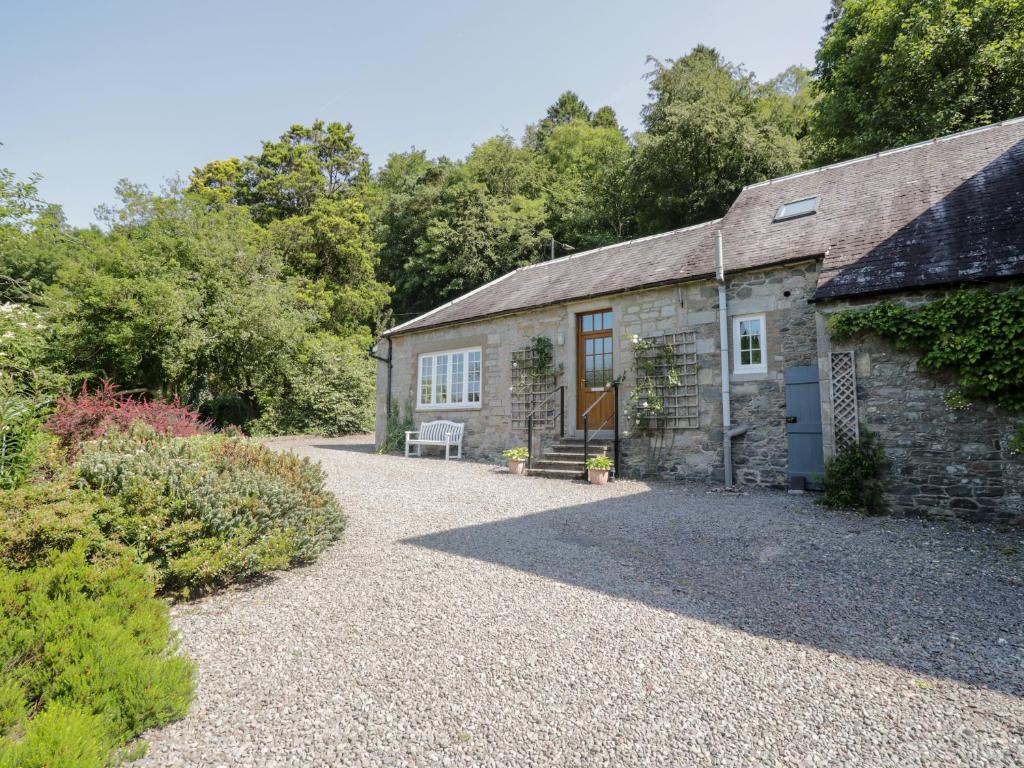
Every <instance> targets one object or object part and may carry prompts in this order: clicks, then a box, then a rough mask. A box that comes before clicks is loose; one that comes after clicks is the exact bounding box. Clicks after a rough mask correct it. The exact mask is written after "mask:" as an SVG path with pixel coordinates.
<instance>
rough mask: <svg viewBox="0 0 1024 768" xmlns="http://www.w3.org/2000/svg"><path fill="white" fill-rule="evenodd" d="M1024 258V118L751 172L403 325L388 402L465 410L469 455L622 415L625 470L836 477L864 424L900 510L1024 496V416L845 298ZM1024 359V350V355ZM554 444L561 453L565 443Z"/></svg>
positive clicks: (901, 293) (618, 425) (598, 426)
mask: <svg viewBox="0 0 1024 768" xmlns="http://www.w3.org/2000/svg"><path fill="white" fill-rule="evenodd" d="M1022 278H1024V119H1018V120H1013V121H1007V122H1004V123H1000V124H997V125H992V126H988V127H985V128H980V129H976V130H972V131H967V132H964V133H959V134H954V135H951V136H947V137H943V138H941V139H936V140H934V141H929V142H924V143H921V144H915V145H912V146H908V147H904V148H901V149H897V150H892V151H889V152H883V153H879V154H877V155H872V156H869V157H864V158H859V159H856V160H850V161H847V162H844V163H839V164H836V165H831V166H826V167H823V168H818V169H815V170H812V171H807V172H803V173H798V174H794V175H791V176H786V177H783V178H779V179H773V180H771V181H767V182H763V183H760V184H753V185H751V186H748V187H746V188H745V189H744V190H743V191H742V192H741V193H740V195H739V197H738V198H737V200H736V201H735V203H734V204H733V205H732V207H731V208H730V209H729V210H728V212H727V213H726V214H725V216H724V217H723V218H722V219H719V220H716V221H710V222H707V223H705V224H700V225H697V226H693V227H688V228H685V229H680V230H676V231H672V232H666V233H664V234H660V235H654V236H651V237H645V238H640V239H637V240H631V241H629V242H624V243H619V244H616V245H610V246H606V247H604V248H598V249H595V250H591V251H587V252H585V253H579V254H574V255H572V256H568V257H565V258H561V259H555V260H552V261H547V262H543V263H540V264H536V265H532V266H528V267H523V268H521V269H517V270H515V271H514V272H511V273H509V274H507V275H504V276H502V277H500V278H498V279H497V280H494V281H493V282H491V283H488V284H487V285H484V286H482V287H480V288H477V289H476V290H474V291H470V292H469V293H467V294H465V295H463V296H461V297H459V298H457V299H455V300H454V301H451V302H449V303H447V304H444V305H442V306H439V307H437V308H436V309H434V310H431V311H430V312H427V313H425V314H423V315H421V316H419V317H417V318H415V319H414V320H411V321H409V322H407V323H403V324H401V325H398V326H396V327H394V328H392V329H391V330H389V331H388V332H387V333H386V334H385V338H384V339H383V340H382V341H381V342H380V343H379V344H378V347H377V354H378V355H379V356H380V357H381V358H384V359H383V360H382V361H381V362H380V363H379V365H378V376H377V401H378V409H377V439H378V441H380V440H381V439H382V438H383V435H384V432H385V429H386V419H387V413H389V412H391V411H395V412H399V411H403V412H404V411H407V410H409V409H411V411H412V413H413V416H414V420H415V422H416V424H417V425H418V424H420V423H422V422H425V421H431V420H435V419H449V420H453V421H457V422H461V423H464V424H465V438H464V439H465V450H466V453H467V455H469V456H477V457H487V458H495V457H497V456H498V454H500V452H501V450H502V449H504V448H507V447H510V446H513V445H522V444H524V443H525V441H526V438H527V427H528V425H529V427H530V432H531V434H532V439H533V444H532V445H531V454H532V456H533V457H535V458H534V459H533V461H534V468H533V471H534V472H535V473H538V474H548V475H554V476H559V475H564V476H566V477H575V476H577V474H578V472H579V468H578V467H577V466H575V465H574V464H573V463H572V461H571V460H570V459H571V454H570V453H569V452H567V451H565V450H562V451H559V450H555V451H553V453H552V455H549V456H547V457H545V456H543V455H542V454H544V452H545V451H551V450H552V448H555V449H558V448H559V447H561V448H563V449H564V448H565V446H566V445H567V444H569V443H571V441H573V440H574V439H575V440H579V439H581V438H582V437H583V436H584V433H586V435H587V436H588V438H589V437H594V438H596V439H601V438H604V439H607V440H611V439H613V438H615V437H618V438H619V440H620V442H619V446H618V448H619V450H618V454H619V461H620V465H621V466H620V467H619V471H620V472H621V473H624V474H646V475H652V476H660V477H664V478H678V479H687V480H702V481H713V482H723V481H724V482H726V483H730V484H731V483H732V482H736V483H738V484H740V485H757V486H769V487H787V488H804V487H808V488H812V489H813V488H815V487H817V485H818V483H819V482H820V479H821V477H822V474H823V472H824V462H825V458H826V457H827V456H829V455H831V454H832V453H833V452H834V451H835V450H836V447H837V444H840V445H841V444H842V442H843V441H844V440H852V439H855V438H856V436H857V434H858V430H859V428H860V427H861V426H863V427H866V428H867V429H870V430H871V431H873V432H875V433H876V434H877V435H878V436H879V437H880V438H881V441H882V444H883V445H884V448H885V450H886V454H887V457H888V460H889V468H888V473H889V478H888V483H887V487H888V492H889V501H890V503H891V504H892V506H893V507H894V508H895V509H897V510H900V511H904V512H915V513H929V514H948V515H957V516H964V517H971V518H977V517H991V518H995V517H999V518H1004V517H1016V518H1018V519H1024V462H1022V461H1021V459H1020V457H1014V456H1011V454H1010V450H1009V447H1008V441H1009V438H1010V437H1011V435H1012V433H1013V431H1014V429H1015V427H1016V425H1017V424H1019V423H1020V420H1019V418H1018V417H1014V416H1011V415H1010V414H1007V413H1005V412H1001V411H1000V410H999V409H998V408H996V407H995V406H990V405H984V404H980V405H977V406H975V407H974V408H972V409H970V410H969V411H951V410H949V409H948V408H947V406H946V403H945V401H944V399H943V396H944V394H945V392H946V391H947V389H948V387H949V385H950V382H951V379H950V378H948V377H944V376H942V375H935V374H932V373H925V372H921V371H918V369H917V363H916V361H917V355H916V354H914V353H910V352H900V351H897V350H896V349H895V348H894V347H893V346H892V345H891V344H889V343H887V342H885V341H882V340H881V339H878V338H874V337H866V338H857V339H856V340H855V341H852V342H845V343H839V342H833V340H832V339H831V338H830V334H829V331H828V324H827V318H828V316H829V314H830V313H833V312H835V311H837V310H839V309H845V308H850V307H866V306H869V305H871V304H872V303H874V302H877V301H879V300H882V299H886V300H890V301H898V302H903V303H908V304H915V303H920V302H925V301H928V300H931V299H934V298H936V297H937V296H940V295H942V293H943V292H944V291H948V290H950V289H952V288H955V287H962V286H965V285H971V286H983V287H986V288H988V289H990V290H1003V289H1005V287H1006V286H1008V285H1014V284H1020V282H1021V280H1022ZM1022 364H1024V361H1022ZM545 459H547V461H545Z"/></svg>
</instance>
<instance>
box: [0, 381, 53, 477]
mask: <svg viewBox="0 0 1024 768" xmlns="http://www.w3.org/2000/svg"><path fill="white" fill-rule="evenodd" d="M41 415H42V405H41V404H40V403H39V402H38V401H37V400H36V399H35V398H33V397H32V396H31V395H30V394H29V393H27V392H26V391H25V389H24V387H22V386H19V385H18V384H17V383H16V382H15V380H14V379H13V378H12V377H11V376H9V375H0V490H10V489H11V488H17V487H18V486H19V485H21V484H22V483H24V482H25V481H26V479H27V478H28V476H29V474H30V472H31V469H32V466H33V463H34V459H35V454H36V453H37V451H38V446H39V445H40V442H41V440H42V439H43V437H42V435H41V434H40V424H41Z"/></svg>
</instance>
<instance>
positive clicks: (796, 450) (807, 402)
mask: <svg viewBox="0 0 1024 768" xmlns="http://www.w3.org/2000/svg"><path fill="white" fill-rule="evenodd" d="M786 442H787V443H788V447H789V477H790V484H791V486H792V485H794V483H793V480H794V479H796V481H797V482H796V484H795V485H796V487H799V483H800V478H802V479H803V482H804V484H805V485H806V486H807V487H808V488H821V478H822V476H823V475H824V474H825V453H824V450H823V449H822V444H821V393H820V390H819V389H818V366H816V365H796V366H793V367H792V368H787V369H786Z"/></svg>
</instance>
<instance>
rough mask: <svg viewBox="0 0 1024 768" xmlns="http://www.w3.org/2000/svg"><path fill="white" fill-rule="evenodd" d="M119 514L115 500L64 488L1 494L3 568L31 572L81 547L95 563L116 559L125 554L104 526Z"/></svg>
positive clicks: (48, 485) (41, 486)
mask: <svg viewBox="0 0 1024 768" xmlns="http://www.w3.org/2000/svg"><path fill="white" fill-rule="evenodd" d="M121 514H122V513H121V511H120V508H119V507H118V505H117V503H116V502H115V501H114V500H113V499H108V498H107V497H105V496H103V495H102V494H99V493H96V492H95V491H90V490H87V489H78V488H69V487H68V486H67V485H66V484H62V483H33V484H30V485H26V486H24V487H23V488H21V489H19V490H17V491H10V492H8V493H0V566H3V567H7V568H12V569H15V570H22V569H25V568H33V567H36V566H39V565H41V564H42V563H45V562H46V560H47V558H48V557H49V555H50V553H52V552H64V551H67V550H69V549H71V547H72V546H73V545H74V544H75V543H77V542H81V543H82V545H83V546H84V547H85V550H86V553H87V555H88V556H89V557H90V558H91V559H94V558H98V557H104V556H107V555H116V554H118V553H120V552H121V551H122V549H123V548H122V547H120V546H119V545H118V544H117V543H116V542H112V541H110V540H108V539H107V538H106V537H105V536H104V534H103V531H102V530H101V527H100V521H102V520H109V519H114V518H117V517H118V516H120V515H121Z"/></svg>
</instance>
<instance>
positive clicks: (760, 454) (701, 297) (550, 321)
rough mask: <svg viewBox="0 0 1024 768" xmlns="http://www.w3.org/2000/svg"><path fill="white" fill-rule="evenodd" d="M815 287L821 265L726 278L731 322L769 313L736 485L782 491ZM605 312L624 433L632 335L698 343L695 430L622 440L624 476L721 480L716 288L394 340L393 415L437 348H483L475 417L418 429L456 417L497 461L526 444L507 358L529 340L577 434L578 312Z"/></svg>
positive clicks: (645, 295) (667, 291) (735, 399)
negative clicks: (551, 372)
mask: <svg viewBox="0 0 1024 768" xmlns="http://www.w3.org/2000/svg"><path fill="white" fill-rule="evenodd" d="M816 280H817V265H816V263H814V262H806V263H803V264H797V265H791V266H786V267H778V268H775V269H772V270H767V271H758V272H748V273H743V274H741V275H735V276H730V278H729V281H728V290H727V296H728V300H729V314H730V319H731V318H732V317H733V316H736V315H746V314H753V313H764V314H765V315H766V325H767V353H768V371H767V373H765V374H743V375H733V376H732V378H731V385H732V387H733V396H732V408H733V423H734V424H748V425H749V426H750V432H749V433H748V434H747V435H745V436H743V437H740V438H738V439H737V440H736V441H735V443H734V453H733V455H734V465H735V468H736V477H737V481H738V482H741V483H746V484H751V485H766V486H778V487H781V486H784V485H786V483H787V451H786V437H785V424H784V417H785V392H784V388H783V370H784V369H785V368H786V367H788V366H790V365H799V364H804V363H808V362H813V361H815V360H816V359H817V350H816V344H817V340H816V334H815V325H814V322H815V312H814V308H813V306H811V305H810V304H809V303H808V300H809V298H810V295H811V292H812V291H813V289H814V285H815V282H816ZM598 309H611V310H612V311H613V312H614V313H615V329H614V330H615V337H614V351H615V362H614V365H615V374H616V375H620V374H622V373H624V374H625V376H624V381H623V383H622V389H621V398H620V399H621V404H622V406H623V407H622V416H623V421H622V427H623V430H624V431H626V432H628V431H629V429H630V427H631V425H630V424H629V422H628V420H627V418H626V417H627V416H628V414H627V412H626V411H627V408H626V402H627V400H628V397H629V393H630V392H631V391H632V389H633V387H634V385H635V382H636V378H635V373H634V371H633V349H632V343H631V338H632V336H633V335H634V334H636V335H638V336H641V337H643V336H648V335H652V334H658V333H671V332H677V331H679V330H681V329H683V328H692V329H694V330H695V331H696V334H697V352H698V364H699V371H698V383H699V387H700V409H699V410H700V413H699V428H697V429H679V430H673V431H671V432H668V433H659V434H658V435H656V436H654V437H639V436H633V437H627V439H626V440H624V442H623V460H624V462H623V463H624V465H625V470H626V471H627V472H629V473H631V474H644V475H657V476H661V477H665V478H678V479H689V480H719V481H720V480H721V479H722V401H721V379H720V376H719V367H720V356H719V328H718V290H717V287H716V285H715V284H714V283H713V282H711V281H700V282H692V283H685V284H681V285H679V286H672V287H668V288H659V289H653V290H648V291H635V292H632V293H626V294H620V295H616V296H612V297H606V298H603V299H595V300H588V301H581V302H574V303H571V304H567V305H560V306H557V307H547V308H540V309H537V310H533V311H530V312H525V313H522V314H518V315H510V316H505V317H500V318H495V319H492V320H482V321H478V322H471V323H465V324H462V325H457V326H451V327H448V328H440V329H436V330H428V331H421V332H417V333H410V334H400V335H398V336H397V337H396V338H395V340H394V360H395V363H394V370H393V382H392V388H393V393H394V403H395V407H399V406H401V407H403V408H405V407H408V406H409V405H410V404H412V403H413V402H414V395H415V385H416V375H417V356H418V355H420V354H422V353H425V352H431V351H438V350H444V349H456V348H460V347H469V346H480V347H481V348H482V351H483V366H484V378H483V407H482V408H480V409H477V410H455V409H453V410H445V411H436V410H431V411H418V412H415V420H416V422H417V423H420V422H421V421H424V420H430V419H434V418H450V419H453V420H455V421H462V422H465V423H466V438H465V441H466V450H467V454H468V455H472V456H476V457H481V458H497V457H498V456H499V455H500V452H501V450H502V449H504V448H507V447H509V446H510V445H518V444H522V443H523V442H524V437H525V436H524V435H522V434H519V433H515V432H513V431H512V429H511V423H510V422H511V393H510V391H509V390H510V387H511V386H512V371H511V356H512V352H513V351H515V350H516V349H519V348H522V347H524V346H525V345H526V344H527V343H528V342H529V340H530V339H531V338H532V337H533V336H537V335H544V336H547V337H548V338H551V339H552V341H554V342H555V347H554V354H555V361H554V362H555V364H556V365H559V364H561V365H562V366H563V368H564V374H563V377H562V381H561V382H560V383H563V384H565V385H566V428H567V430H566V431H567V434H568V435H570V436H579V435H580V434H581V431H580V430H579V429H578V425H577V424H576V392H575V387H574V386H573V382H575V381H576V355H575V327H576V315H577V314H578V313H581V312H588V311H594V310H598ZM385 381H386V368H385V366H384V365H383V364H382V365H380V366H379V367H378V387H377V396H378V417H377V435H378V441H379V440H380V438H381V437H382V435H383V429H384V415H383V414H384V409H385V399H384V398H385Z"/></svg>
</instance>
